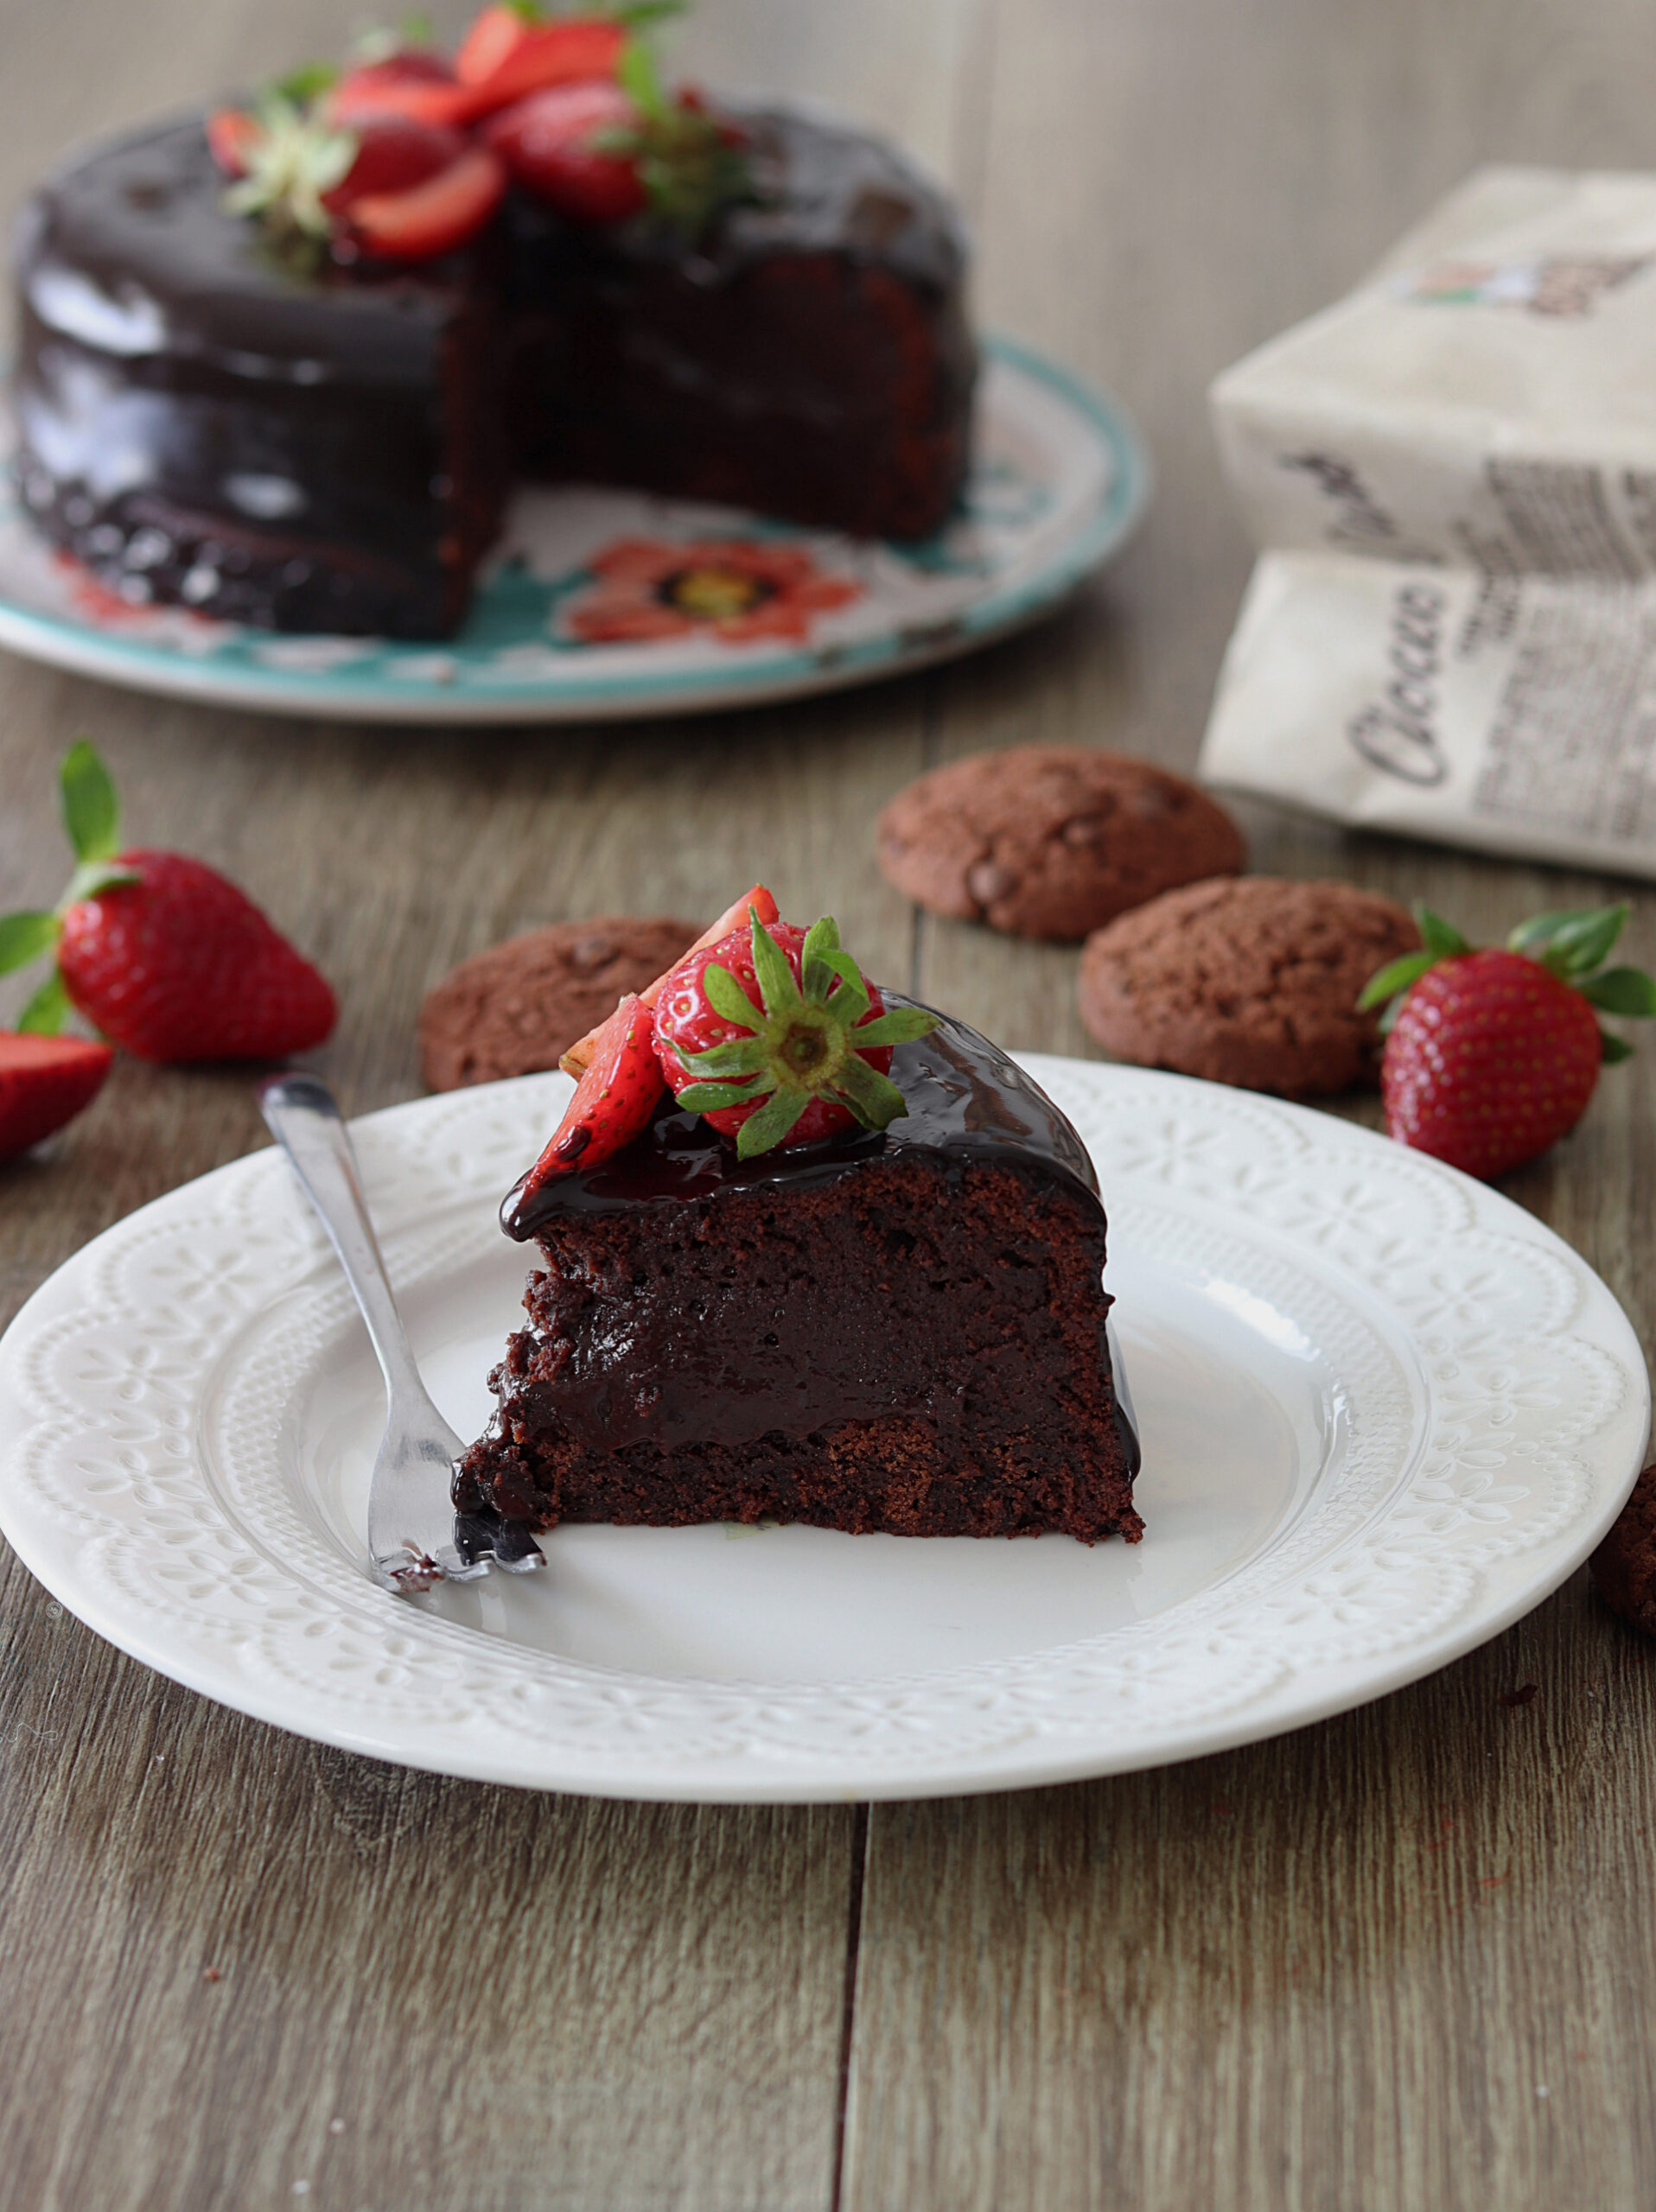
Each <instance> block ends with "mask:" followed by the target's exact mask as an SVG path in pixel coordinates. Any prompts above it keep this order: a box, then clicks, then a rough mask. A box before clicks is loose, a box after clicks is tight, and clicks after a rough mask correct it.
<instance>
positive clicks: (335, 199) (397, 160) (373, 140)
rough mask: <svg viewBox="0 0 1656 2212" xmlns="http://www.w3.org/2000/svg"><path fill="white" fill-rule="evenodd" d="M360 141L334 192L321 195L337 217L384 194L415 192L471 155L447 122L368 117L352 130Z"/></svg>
mask: <svg viewBox="0 0 1656 2212" xmlns="http://www.w3.org/2000/svg"><path fill="white" fill-rule="evenodd" d="M351 135H352V137H353V138H354V139H355V140H356V142H357V153H356V159H355V160H354V161H353V162H352V164H351V166H350V168H349V169H348V170H347V172H346V175H345V176H344V177H343V179H342V180H341V181H340V182H339V183H338V184H336V185H335V186H334V188H333V190H332V191H331V192H325V193H323V194H322V206H323V207H326V208H327V209H328V213H330V214H332V215H342V214H344V213H347V211H348V210H349V209H351V208H353V207H355V206H356V204H357V202H358V200H369V199H375V198H378V197H379V195H380V194H382V193H402V192H411V191H412V190H413V189H414V188H415V187H416V186H417V185H421V184H427V183H429V182H430V180H431V179H432V178H433V177H435V176H441V175H442V174H443V170H444V169H447V168H453V166H454V164H455V162H457V161H458V160H459V159H460V157H461V156H462V154H463V153H464V152H465V151H466V140H465V138H464V137H463V136H462V133H461V132H460V131H458V130H451V129H449V127H448V126H447V125H446V124H434V123H416V122H415V121H414V119H413V118H412V117H411V116H406V115H367V116H364V117H363V118H362V119H361V121H360V122H359V123H354V124H352V126H351Z"/></svg>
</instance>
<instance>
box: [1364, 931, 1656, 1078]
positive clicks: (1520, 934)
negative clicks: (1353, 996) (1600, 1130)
mask: <svg viewBox="0 0 1656 2212" xmlns="http://www.w3.org/2000/svg"><path fill="white" fill-rule="evenodd" d="M1629 912H1631V909H1630V908H1629V906H1627V902H1626V900H1625V899H1624V900H1623V901H1622V903H1621V905H1620V906H1581V907H1560V908H1557V909H1556V910H1555V911H1554V912H1550V913H1545V914H1532V915H1531V917H1530V918H1529V920H1528V921H1527V922H1520V923H1519V925H1518V927H1517V928H1516V929H1515V930H1514V931H1513V933H1512V935H1511V936H1510V937H1509V938H1507V940H1506V950H1507V951H1508V952H1521V953H1522V954H1524V956H1525V958H1527V959H1530V960H1533V961H1535V962H1536V963H1538V965H1539V966H1540V967H1543V968H1545V969H1546V970H1547V971H1548V973H1549V974H1550V975H1553V976H1557V978H1558V981H1559V982H1561V983H1567V984H1569V985H1570V988H1571V989H1572V990H1577V991H1579V992H1580V993H1581V995H1582V996H1583V998H1584V999H1585V1000H1587V1001H1588V1002H1589V1005H1591V1006H1595V1007H1598V1008H1599V1009H1600V1011H1601V1012H1602V1013H1604V1014H1618V1015H1620V1016H1621V1018H1622V1019H1623V1020H1636V1021H1642V1020H1649V1019H1650V1018H1651V1017H1652V1016H1653V1015H1656V980H1653V978H1652V977H1650V976H1647V975H1646V973H1645V971H1644V969H1642V968H1607V967H1606V966H1605V965H1604V963H1605V962H1606V961H1607V960H1608V958H1609V957H1610V954H1611V951H1612V950H1613V949H1614V947H1615V941H1616V939H1617V938H1619V937H1620V936H1621V927H1622V924H1623V923H1624V922H1625V921H1626V920H1627V916H1628V913H1629ZM1415 921H1416V923H1417V925H1418V927H1419V930H1420V950H1419V951H1418V952H1405V953H1404V955H1403V956H1402V957H1401V958H1400V959H1398V960H1392V961H1388V962H1387V963H1386V965H1385V967H1384V968H1382V969H1380V970H1379V973H1378V974H1376V975H1373V976H1370V977H1369V979H1368V982H1366V984H1365V985H1364V987H1363V993H1362V996H1361V997H1360V999H1359V1000H1358V1001H1357V1005H1358V1008H1359V1011H1360V1012H1361V1013H1365V1014H1366V1013H1369V1012H1371V1011H1372V1010H1373V1008H1374V1007H1377V1006H1383V1007H1385V1012H1384V1014H1381V1016H1380V1028H1381V1031H1382V1033H1389V1032H1390V1031H1391V1028H1392V1024H1393V1023H1394V1022H1395V1021H1396V1020H1397V1018H1398V1013H1399V1012H1400V1011H1401V1009H1402V1006H1403V1002H1404V999H1406V998H1407V997H1408V995H1409V993H1410V992H1411V989H1412V988H1414V986H1415V985H1416V984H1417V982H1419V981H1420V979H1421V977H1422V976H1424V975H1426V974H1427V973H1428V972H1429V971H1430V969H1433V968H1436V966H1437V965H1438V964H1439V963H1440V962H1442V961H1444V960H1457V959H1460V958H1462V957H1463V956H1464V955H1466V954H1467V953H1469V952H1472V951H1474V950H1475V949H1476V948H1475V947H1474V946H1473V945H1470V944H1468V943H1467V941H1466V939H1465V938H1463V937H1462V934H1461V932H1460V931H1459V930H1457V929H1456V928H1455V926H1454V925H1453V924H1452V923H1450V922H1446V921H1445V920H1444V919H1443V916H1442V915H1441V914H1434V913H1433V912H1432V911H1431V909H1430V907H1429V906H1417V907H1416V908H1415ZM1599 1036H1600V1039H1601V1040H1602V1058H1604V1060H1605V1061H1606V1062H1613V1061H1616V1060H1625V1059H1627V1058H1628V1056H1629V1055H1630V1054H1631V1052H1632V1051H1633V1047H1632V1046H1631V1045H1629V1044H1628V1043H1627V1039H1625V1038H1623V1037H1617V1036H1614V1035H1613V1034H1612V1033H1610V1032H1609V1031H1608V1030H1605V1029H1602V1030H1601V1031H1600V1032H1599Z"/></svg>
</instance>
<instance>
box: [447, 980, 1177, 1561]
mask: <svg viewBox="0 0 1656 2212" xmlns="http://www.w3.org/2000/svg"><path fill="white" fill-rule="evenodd" d="M885 998H886V1002H887V1004H888V1005H890V1006H902V1005H907V1004H910V1003H912V1001H908V1000H905V999H903V998H901V997H900V996H899V995H896V994H895V993H886V994H885ZM891 1077H892V1080H893V1082H895V1084H897V1086H898V1088H899V1089H900V1090H901V1091H902V1093H903V1096H904V1098H905V1100H906V1101H907V1102H908V1112H907V1114H906V1115H905V1116H901V1118H899V1119H898V1120H896V1121H895V1122H892V1124H891V1125H890V1127H889V1128H887V1129H886V1130H884V1131H883V1132H878V1133H876V1132H866V1133H860V1134H857V1135H852V1136H850V1137H847V1138H844V1139H841V1140H837V1141H832V1142H830V1143H825V1144H820V1145H814V1146H807V1147H799V1148H798V1149H796V1150H793V1151H778V1152H774V1153H769V1154H762V1155H761V1156H760V1157H758V1158H757V1159H755V1160H748V1161H746V1162H742V1161H739V1160H737V1159H736V1153H735V1149H734V1147H732V1146H731V1145H730V1144H729V1142H728V1141H726V1140H724V1139H723V1138H721V1137H720V1136H719V1135H717V1132H716V1131H715V1130H713V1129H712V1128H710V1126H709V1125H708V1123H707V1122H705V1121H704V1120H703V1119H702V1118H701V1117H699V1116H696V1115H693V1114H691V1113H687V1112H685V1111H682V1110H680V1109H678V1108H677V1107H676V1106H674V1105H673V1104H672V1101H671V1100H670V1099H669V1100H666V1101H664V1103H663V1105H662V1107H661V1109H659V1111H658V1113H657V1115H656V1117H655V1119H654V1121H653V1122H652V1124H651V1125H650V1127H649V1128H647V1129H646V1131H645V1132H644V1134H643V1135H641V1136H640V1137H639V1138H637V1139H635V1140H634V1142H633V1143H632V1144H631V1145H630V1146H628V1147H627V1148H626V1149H625V1150H624V1151H623V1152H621V1153H619V1154H615V1156H614V1157H613V1158H612V1159H610V1160H606V1161H604V1162H602V1164H601V1165H600V1166H597V1167H596V1168H594V1169H592V1170H591V1171H589V1172H588V1173H581V1172H579V1171H578V1170H577V1171H576V1173H571V1174H570V1175H567V1176H564V1177H561V1178H559V1179H557V1180H555V1181H553V1182H551V1183H549V1184H547V1185H543V1187H542V1188H541V1190H540V1191H539V1192H538V1193H537V1195H536V1197H535V1198H534V1199H533V1201H532V1203H531V1204H530V1205H528V1206H526V1207H525V1206H524V1205H522V1204H521V1203H520V1200H519V1194H518V1192H513V1193H512V1194H510V1195H509V1196H508V1198H507V1200H506V1204H505V1205H504V1207H503V1209H502V1219H503V1225H504V1226H505V1227H506V1230H507V1233H508V1234H509V1235H511V1236H515V1237H518V1238H519V1239H523V1240H526V1239H529V1238H531V1237H533V1238H535V1239H536V1240H538V1243H539V1247H540V1251H541V1254H542V1256H543V1259H544V1262H545V1266H544V1268H543V1269H541V1270H538V1272H537V1273H536V1274H535V1275H534V1277H533V1278H532V1281H531V1284H530V1287H529V1290H528V1292H527V1294H526V1295H525V1311H526V1313H527V1315H528V1319H529V1325H528V1327H527V1328H525V1329H524V1330H522V1331H520V1332H519V1333H518V1334H517V1335H516V1336H515V1337H514V1338H513V1339H512V1340H511V1343H510V1344H509V1345H508V1348H507V1353H506V1359H505V1360H504V1362H503V1363H501V1365H500V1368H499V1369H497V1370H496V1371H495V1373H494V1376H492V1377H491V1382H492V1384H493V1387H494V1389H495V1391H496V1394H497V1396H498V1397H499V1400H500V1411H499V1413H498V1414H497V1416H496V1418H495V1420H494V1422H493V1423H492V1424H491V1427H490V1431H489V1433H488V1435H487V1436H486V1437H485V1438H484V1439H483V1440H481V1442H480V1443H479V1444H478V1445H476V1446H474V1447H473V1450H472V1451H471V1452H469V1453H468V1455H467V1457H466V1458H465V1459H464V1460H463V1461H462V1465H461V1471H460V1475H459V1478H458V1480H457V1484H456V1490H455V1498H456V1503H457V1504H458V1505H459V1506H460V1507H461V1509H462V1510H463V1511H473V1512H475V1511H479V1510H493V1511H497V1512H500V1513H502V1514H504V1515H505V1516H506V1517H508V1518H513V1519H519V1520H525V1519H526V1520H531V1521H534V1522H538V1523H539V1524H542V1525H547V1524H550V1523H551V1522H555V1521H558V1520H615V1521H640V1522H669V1523H671V1522H693V1521H704V1520H712V1519H728V1520H754V1519H756V1518H759V1517H761V1516H774V1517H776V1518H778V1519H781V1520H803V1521H809V1522H815V1523H816V1524H818V1525H819V1526H825V1527H831V1528H838V1529H851V1530H867V1529H887V1530H890V1531H893V1532H895V1533H900V1534H908V1535H965V1534H971V1535H1015V1534H1020V1533H1029V1532H1033V1531H1035V1530H1038V1529H1061V1530H1065V1531H1067V1533H1069V1534H1071V1535H1077V1536H1080V1537H1081V1538H1082V1539H1083V1540H1084V1541H1093V1540H1095V1539H1096V1538H1097V1537H1099V1536H1102V1535H1110V1534H1112V1533H1119V1534H1122V1535H1126V1536H1128V1537H1129V1538H1130V1539H1131V1538H1136V1537H1137V1535H1139V1534H1140V1533H1141V1524H1140V1522H1139V1521H1138V1518H1137V1514H1136V1513H1135V1512H1134V1510H1133V1508H1132V1503H1131V1486H1132V1481H1133V1478H1134V1476H1135V1475H1136V1473H1137V1469H1138V1446H1137V1438H1136V1437H1135V1435H1134V1433H1133V1431H1132V1427H1131V1422H1130V1421H1129V1420H1128V1418H1127V1416H1126V1414H1125V1413H1124V1410H1123V1409H1122V1408H1121V1406H1120V1404H1119V1402H1118V1397H1117V1394H1116V1391H1115V1389H1114V1387H1113V1379H1112V1375H1111V1362H1110V1352H1109V1347H1108V1344H1107V1341H1106V1337H1105V1317H1106V1315H1107V1313H1108V1311H1109V1306H1110V1303H1111V1301H1110V1300H1109V1298H1108V1296H1107V1295H1106V1294H1105V1291H1104V1288H1103V1281H1102V1276H1103V1268H1104V1262H1105V1212H1104V1208H1103V1205H1102V1204H1101V1203H1100V1200H1099V1192H1098V1185H1097V1181H1096V1179H1095V1177H1094V1175H1093V1172H1092V1164H1091V1162H1090V1160H1088V1158H1087V1154H1086V1148H1085V1147H1084V1146H1083V1145H1082V1143H1081V1141H1080V1137H1079V1136H1078V1135H1076V1133H1075V1131H1074V1129H1073V1127H1072V1126H1071V1125H1070V1123H1069V1122H1067V1120H1066V1118H1065V1117H1064V1116H1063V1115H1062V1114H1061V1113H1060V1111H1059V1109H1057V1108H1056V1107H1055V1106H1054V1104H1053V1103H1052V1102H1051V1100H1050V1099H1048V1097H1047V1096H1046V1095H1045V1094H1044V1093H1043V1092H1042V1091H1041V1090H1040V1088H1039V1087H1038V1086H1037V1085H1036V1084H1035V1083H1033V1082H1032V1081H1031V1079H1030V1078H1029V1077H1028V1076H1026V1075H1025V1074H1024V1073H1023V1072H1022V1070H1021V1069H1019V1068H1018V1067H1017V1066H1016V1064H1015V1063H1014V1062H1013V1061H1011V1060H1010V1058H1008V1057H1007V1055H1006V1054H1005V1053H1003V1052H1001V1051H1000V1050H999V1049H998V1047H997V1046H994V1045H992V1044H990V1042H989V1041H988V1040H987V1039H984V1038H983V1037H980V1036H978V1034H977V1033H975V1032H974V1031H972V1030H970V1029H968V1028H966V1027H965V1026H964V1025H962V1024H961V1023H959V1022H956V1021H953V1020H949V1019H948V1018H947V1017H946V1016H945V1017H940V1018H939V1026H938V1027H937V1028H936V1029H935V1030H934V1031H933V1033H931V1034H930V1035H929V1036H927V1037H925V1038H922V1039H919V1040H917V1041H915V1042H913V1043H909V1044H903V1045H899V1046H897V1047H896V1048H895V1052H894V1055H893V1060H892V1067H891Z"/></svg>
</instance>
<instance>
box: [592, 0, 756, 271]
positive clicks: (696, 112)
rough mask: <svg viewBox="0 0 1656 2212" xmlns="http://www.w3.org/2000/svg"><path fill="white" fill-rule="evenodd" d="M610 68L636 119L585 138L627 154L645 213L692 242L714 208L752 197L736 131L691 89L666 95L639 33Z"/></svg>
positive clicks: (603, 150) (617, 155)
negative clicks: (646, 207) (712, 113)
mask: <svg viewBox="0 0 1656 2212" xmlns="http://www.w3.org/2000/svg"><path fill="white" fill-rule="evenodd" d="M635 33H636V25H635ZM615 74H616V79H617V81H618V82H619V83H620V86H621V90H622V91H623V92H625V93H626V94H627V98H628V99H630V100H631V101H632V103H633V105H634V107H635V108H636V109H637V110H638V121H637V122H636V123H635V124H616V125H615V126H613V127H611V128H609V129H607V130H600V131H596V132H595V133H594V135H593V141H592V143H593V145H594V146H595V148H596V149H597V151H598V152H600V153H603V154H608V155H611V156H614V157H615V159H616V160H618V161H630V162H633V163H634V167H635V168H636V169H637V172H638V181H639V182H640V185H641V186H642V187H643V189H644V195H645V198H646V200H647V201H648V202H649V207H650V212H651V213H652V214H653V215H654V216H655V217H656V219H658V220H659V222H662V223H664V224H666V225H667V226H669V227H670V228H671V229H672V230H675V231H677V232H678V233H679V234H680V235H681V237H683V238H686V239H688V240H690V241H691V242H692V243H693V242H694V241H695V240H696V239H697V238H699V237H700V236H701V234H702V232H704V230H705V229H706V228H707V226H708V225H709V224H710V222H711V221H712V219H713V218H714V216H715V215H717V213H719V211H720V209H721V208H723V207H733V206H735V205H736V202H737V201H738V200H752V199H753V198H754V197H755V190H754V181H753V174H752V170H751V168H750V167H749V165H748V157H747V156H746V154H745V153H744V152H743V150H742V143H741V139H740V137H739V135H738V134H736V133H735V132H733V131H732V130H731V129H730V128H729V126H728V125H727V124H722V123H720V122H719V121H718V120H717V118H715V117H713V116H710V114H709V113H708V112H707V111H706V110H705V108H704V107H703V106H702V105H701V103H700V101H699V100H698V99H697V98H696V97H695V96H694V94H692V93H688V92H680V93H679V94H678V97H677V98H669V96H668V95H667V93H666V92H664V91H663V89H662V86H661V79H660V78H659V74H658V73H657V71H656V66H655V56H654V54H653V53H652V52H651V50H650V48H649V45H648V44H647V42H646V41H645V40H644V39H643V38H641V37H639V36H638V35H634V36H633V37H632V38H629V39H628V41H627V44H626V46H625V47H624V48H622V49H621V60H620V62H619V64H618V65H617V67H616V72H615Z"/></svg>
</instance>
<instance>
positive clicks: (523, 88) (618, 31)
mask: <svg viewBox="0 0 1656 2212" xmlns="http://www.w3.org/2000/svg"><path fill="white" fill-rule="evenodd" d="M517 22H518V29H519V34H520V35H519V38H518V39H517V41H516V42H515V44H513V45H512V46H511V47H509V48H506V49H505V50H503V52H502V53H501V55H500V60H498V61H497V62H496V63H495V65H494V67H493V68H492V69H491V70H489V71H488V73H487V75H485V76H481V77H476V78H474V79H471V80H470V81H469V84H468V90H469V91H470V92H472V93H473V94H474V96H475V99H476V100H477V102H478V105H477V107H476V108H475V111H474V112H475V113H476V114H478V115H487V114H490V113H492V112H493V111H494V109H496V108H500V107H506V105H509V104H510V103H511V102H512V101H513V100H520V99H525V98H526V97H527V95H528V94H529V93H531V92H544V91H545V89H546V87H547V86H550V85H571V84H575V83H577V82H578V81H579V80H580V79H582V78H583V77H612V78H613V77H614V75H615V70H616V67H617V65H618V64H619V62H620V60H621V51H622V48H624V47H625V46H626V44H627V31H626V28H625V26H624V25H622V24H621V23H617V22H606V21H604V20H602V18H600V17H597V16H592V17H578V16H577V17H570V18H568V19H566V20H564V21H562V22H551V23H525V22H523V21H522V20H521V19H520V18H519V19H517ZM463 51H464V49H463V48H462V52H463ZM455 67H456V73H458V63H456V65H455Z"/></svg>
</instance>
